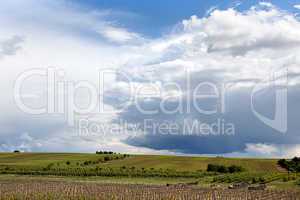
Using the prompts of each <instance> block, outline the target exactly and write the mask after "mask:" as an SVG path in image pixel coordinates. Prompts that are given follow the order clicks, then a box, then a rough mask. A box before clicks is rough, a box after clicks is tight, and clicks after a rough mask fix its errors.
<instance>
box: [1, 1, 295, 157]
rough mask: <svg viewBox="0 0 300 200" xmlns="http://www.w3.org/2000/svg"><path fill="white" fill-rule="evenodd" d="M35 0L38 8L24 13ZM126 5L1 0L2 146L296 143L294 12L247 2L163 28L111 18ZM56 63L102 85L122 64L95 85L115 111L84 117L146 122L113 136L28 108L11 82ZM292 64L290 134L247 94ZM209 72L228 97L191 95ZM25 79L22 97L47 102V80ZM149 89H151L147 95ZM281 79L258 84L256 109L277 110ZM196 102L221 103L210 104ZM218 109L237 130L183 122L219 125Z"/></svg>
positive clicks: (187, 147)
mask: <svg viewBox="0 0 300 200" xmlns="http://www.w3.org/2000/svg"><path fill="white" fill-rule="evenodd" d="M33 4H34V5H35V6H34V7H35V8H33V7H32V5H33ZM16 5H18V7H17V6H16ZM20 8H22V9H20ZM28 8H30V9H29V10H31V11H32V12H30V13H28V12H27V11H26V10H28ZM1 13H2V14H1ZM53 13H56V14H55V15H53ZM120 15H122V17H126V16H127V15H130V13H119V12H118V13H114V12H112V11H107V10H90V9H88V10H86V9H83V8H79V7H78V6H76V5H70V4H67V3H66V2H60V3H57V2H53V1H43V2H39V3H36V2H34V1H27V2H26V3H24V2H23V1H17V0H13V1H10V2H8V3H7V2H5V3H1V6H0V24H1V26H2V27H7V28H5V29H1V30H0V33H1V35H4V36H5V37H4V38H3V39H2V38H1V40H0V67H2V68H5V69H7V75H6V77H4V78H3V79H1V82H2V83H3V84H2V83H1V86H0V89H1V90H2V91H5V92H4V93H2V94H1V100H0V101H1V103H2V101H3V104H1V105H3V106H1V107H0V108H1V110H2V111H3V112H2V113H1V114H0V123H1V131H0V138H1V139H0V141H1V142H0V150H2V151H11V150H13V149H16V148H18V149H23V150H27V151H86V152H92V151H95V150H97V149H99V148H101V149H104V150H106V149H107V150H114V151H122V152H140V153H149V152H151V153H186V154H218V155H219V154H222V155H241V156H251V155H252V156H264V155H265V156H270V157H272V156H291V155H292V154H297V153H299V151H298V149H299V148H298V146H299V144H300V137H299V134H298V130H299V128H300V127H299V125H298V124H299V123H297V120H296V119H298V118H299V112H298V111H297V108H299V101H298V99H299V80H300V79H299V70H300V68H299V64H300V22H299V19H298V18H297V17H296V16H295V15H294V14H292V13H289V12H287V11H283V10H281V9H280V8H277V7H275V6H273V5H272V4H269V3H268V4H266V3H260V4H259V5H256V6H253V7H251V8H250V9H249V10H247V11H243V12H242V11H238V10H237V9H235V8H228V9H225V10H220V9H218V8H216V7H214V8H213V9H211V10H210V11H209V12H208V13H207V15H206V16H205V17H202V18H201V17H198V16H191V17H190V18H189V19H185V20H182V22H180V24H179V26H176V30H174V31H172V32H171V33H167V34H165V35H163V36H161V37H159V38H151V37H147V36H143V35H141V34H140V33H137V32H134V31H131V30H128V29H126V28H125V27H124V26H120V25H118V24H116V23H113V21H114V20H111V19H114V18H117V17H120ZM61 19H64V20H61ZM48 67H55V68H58V69H61V70H63V71H64V72H65V77H64V79H66V80H67V81H74V82H76V81H79V80H85V81H89V82H90V83H92V84H94V85H99V82H98V81H99V80H98V78H99V77H98V74H97V72H98V71H99V70H101V69H110V70H114V71H117V72H120V73H119V74H114V75H112V76H109V77H108V79H107V80H105V81H104V82H102V84H104V85H105V90H104V91H102V92H101V91H98V92H99V93H98V94H97V95H98V97H99V98H97V103H98V104H101V105H104V107H105V108H108V109H110V110H111V111H114V112H112V113H108V114H103V113H97V112H95V113H94V112H90V113H85V114H76V119H77V120H78V119H80V118H83V119H89V120H90V121H92V122H95V123H99V124H106V125H107V126H111V125H112V124H117V125H118V127H119V128H124V127H123V126H124V124H122V123H120V122H124V121H125V122H126V123H127V124H130V125H132V126H134V125H138V128H137V129H132V128H131V129H130V128H128V127H126V128H125V129H126V131H124V129H122V130H123V132H122V131H115V132H118V134H111V135H110V134H105V135H102V134H94V135H78V133H77V131H78V130H77V128H76V127H70V126H69V125H68V123H67V120H66V119H65V115H64V114H51V113H50V114H49V113H48V114H43V115H39V116H32V115H28V114H26V113H23V112H22V111H20V110H19V108H18V107H17V106H16V105H15V102H14V97H13V87H14V82H15V80H16V79H17V78H18V76H19V74H20V73H21V72H23V71H26V70H28V69H32V68H43V69H47V68H48ZM286 69H288V96H287V105H288V106H287V113H288V114H287V132H286V133H284V134H283V133H281V132H280V131H277V130H274V129H273V128H272V127H269V126H267V125H266V124H264V123H262V121H261V120H259V119H258V118H257V116H255V115H254V114H253V110H252V107H251V95H252V92H253V89H254V87H255V86H257V84H259V83H261V82H262V81H264V80H265V79H266V78H270V79H272V78H273V80H276V81H279V82H280V81H281V79H280V78H281V77H279V78H278V77H276V76H275V77H274V72H275V73H276V72H281V71H285V70H286ZM125 75H126V76H125ZM187 79H188V80H187ZM208 82H209V83H213V84H214V85H215V86H216V90H217V91H220V92H221V93H222V91H226V92H225V93H224V95H222V94H220V95H219V98H211V97H205V98H201V99H197V100H196V101H194V100H193V99H192V98H191V97H193V95H194V94H193V92H194V91H195V90H196V89H197V86H199V84H201V83H208ZM26 83H27V84H25V85H24V86H23V91H25V93H26V94H24V95H23V96H22V98H23V99H24V100H26V103H28V104H29V105H32V106H45V104H46V103H47V102H46V99H47V91H46V85H47V83H46V82H45V80H43V79H37V78H35V79H33V80H28V81H27V82H26ZM279 86H281V85H280V84H279ZM132 87H133V89H132ZM141 88H142V89H143V90H142V91H143V92H144V93H143V94H140V93H139V92H140V91H139V90H140V89H141ZM279 88H280V87H278V86H276V87H266V89H265V90H263V91H261V92H260V93H258V94H257V95H256V96H255V98H254V103H255V109H257V110H258V111H259V112H260V113H263V114H264V115H267V116H268V117H269V118H272V117H274V115H275V114H276V111H275V110H274V106H275V104H276V102H275V99H276V98H275V97H276V92H277V90H278V89H279ZM157 89H158V90H159V91H160V93H159V94H158V93H157ZM197 91H199V92H200V93H201V94H202V95H203V94H206V95H208V96H209V95H212V94H215V92H216V91H213V90H212V87H208V88H206V87H201V88H200V89H199V88H198V89H197ZM137 93H139V95H138V96H137V95H136V94H137ZM64 95H65V94H58V95H57V96H59V97H63V96H64ZM87 96H88V95H87V94H86V92H79V93H78V94H77V96H76V101H77V103H79V104H83V105H86V102H89V99H88V98H87ZM221 97H222V98H221ZM187 105H191V107H187ZM220 105H221V107H220ZM197 106H198V107H197ZM179 107H180V108H181V109H177V108H179ZM199 108H200V109H201V110H202V111H203V110H206V111H208V110H210V111H211V110H216V112H213V113H212V114H207V113H206V114H204V113H203V112H202V113H201V112H199ZM141 109H142V110H143V111H153V112H141ZM170 111H173V112H170ZM218 119H222V120H223V121H221V125H220V126H222V125H224V126H225V125H226V124H228V123H231V124H233V125H234V134H233V135H218V134H216V135H210V134H208V135H203V134H201V133H200V131H199V130H197V129H195V130H193V131H191V134H190V135H185V134H183V132H184V126H185V123H193V121H195V120H196V121H198V122H201V123H208V124H212V123H218ZM145 120H152V122H153V123H154V122H155V124H156V125H158V126H160V125H162V124H165V123H167V124H171V123H174V124H176V125H178V128H177V129H176V130H175V131H174V132H172V134H171V133H170V132H167V133H165V134H162V133H161V132H160V133H158V134H154V133H157V127H153V126H151V127H147V129H145V124H144V122H145ZM152 125H153V124H152ZM124 132H126V134H125V133H124Z"/></svg>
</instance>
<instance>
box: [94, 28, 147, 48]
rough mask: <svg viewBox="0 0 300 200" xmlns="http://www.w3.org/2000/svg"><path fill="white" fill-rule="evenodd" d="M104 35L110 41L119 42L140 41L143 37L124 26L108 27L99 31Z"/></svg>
mask: <svg viewBox="0 0 300 200" xmlns="http://www.w3.org/2000/svg"><path fill="white" fill-rule="evenodd" d="M98 32H99V33H100V34H101V35H102V36H103V37H105V38H107V39H108V40H109V41H112V42H117V43H131V44H134V43H140V42H142V40H143V38H142V37H141V36H140V35H139V34H137V33H134V32H129V31H127V30H126V29H123V28H116V27H106V28H103V29H102V30H99V31H98Z"/></svg>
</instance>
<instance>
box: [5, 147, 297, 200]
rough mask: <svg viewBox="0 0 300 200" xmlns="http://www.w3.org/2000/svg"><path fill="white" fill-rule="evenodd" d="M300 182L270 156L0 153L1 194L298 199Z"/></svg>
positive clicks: (8, 196) (14, 196) (20, 196)
mask: <svg viewBox="0 0 300 200" xmlns="http://www.w3.org/2000/svg"><path fill="white" fill-rule="evenodd" d="M240 186H243V187H240ZM244 186H246V187H244ZM299 187H300V174H298V173H288V172H287V171H284V170H280V169H278V166H277V165H276V160H271V159H242V158H241V159H238V158H236V159H231V158H220V157H217V158H205V157H183V156H151V155H143V156H140V155H126V154H118V153H113V152H104V153H103V152H97V153H96V154H65V153H64V154H59V153H19V152H18V153H0V200H1V199H3V200H4V199H21V200H22V199H37V200H38V199H48V200H51V199H58V200H59V199H70V200H71V199H95V200H96V199H123V200H127V199H128V200H131V199H133V200H135V199H151V200H152V199H173V200H174V199H181V200H182V199H214V200H216V199H220V200H221V199H228V200H231V199H241V200H242V199H297V198H298V199H299V197H300V193H299V192H300V188H299Z"/></svg>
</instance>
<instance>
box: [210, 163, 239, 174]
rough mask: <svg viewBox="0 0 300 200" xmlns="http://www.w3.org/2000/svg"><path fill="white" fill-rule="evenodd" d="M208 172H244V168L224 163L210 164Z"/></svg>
mask: <svg viewBox="0 0 300 200" xmlns="http://www.w3.org/2000/svg"><path fill="white" fill-rule="evenodd" d="M206 171H208V172H219V173H236V172H242V171H244V169H243V168H242V167H241V166H236V165H231V166H229V167H226V166H224V165H216V164H208V165H207V170H206Z"/></svg>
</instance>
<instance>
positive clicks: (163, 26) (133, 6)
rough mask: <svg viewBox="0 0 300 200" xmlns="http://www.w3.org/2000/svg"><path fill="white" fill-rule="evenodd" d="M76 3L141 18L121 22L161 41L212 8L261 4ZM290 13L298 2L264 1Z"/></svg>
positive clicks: (194, 0)
mask: <svg viewBox="0 0 300 200" xmlns="http://www.w3.org/2000/svg"><path fill="white" fill-rule="evenodd" d="M69 1H70V2H73V3H76V4H77V3H80V4H81V5H82V6H84V7H87V8H89V9H94V8H98V9H111V10H119V11H123V12H130V13H134V14H135V15H138V16H133V17H130V18H125V19H124V18H123V19H122V18H121V19H120V18H119V19H118V22H119V23H120V24H121V25H123V26H126V27H129V28H130V29H132V30H134V31H137V32H141V33H143V34H146V35H148V36H150V37H158V36H160V35H161V34H163V33H166V32H168V31H169V30H170V29H172V28H173V26H174V25H175V24H177V23H179V22H180V21H181V20H182V19H186V18H189V17H190V16H192V15H197V16H200V17H201V16H205V15H206V13H207V11H208V10H209V9H211V8H213V7H215V8H218V9H227V8H231V7H235V8H236V9H237V10H240V11H243V10H247V9H249V8H250V7H251V6H253V5H256V4H258V3H259V2H261V1H259V0H246V1H238V0H236V1H229V0H225V1H218V0H211V1H203V0H187V1H181V0H164V1H161V0H153V1H139V0H131V1H122V0H100V1H99V0H69ZM264 2H271V3H272V4H274V5H276V6H278V7H280V8H281V9H285V10H288V11H292V12H296V11H297V9H295V8H294V5H295V4H297V3H299V0H287V1H280V0H275V1H264Z"/></svg>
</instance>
